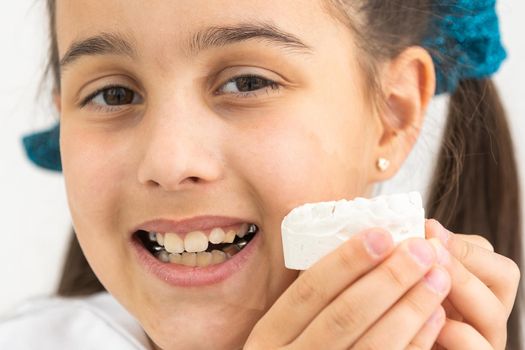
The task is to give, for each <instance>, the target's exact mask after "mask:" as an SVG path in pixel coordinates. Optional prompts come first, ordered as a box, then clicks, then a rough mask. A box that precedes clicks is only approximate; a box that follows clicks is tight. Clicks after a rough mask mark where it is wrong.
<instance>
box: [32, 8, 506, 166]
mask: <svg viewBox="0 0 525 350" xmlns="http://www.w3.org/2000/svg"><path fill="white" fill-rule="evenodd" d="M495 5H496V1H495V0H435V1H434V4H433V16H434V18H435V20H434V21H433V23H432V25H431V30H430V32H429V33H428V35H427V36H426V39H425V40H424V41H423V46H424V47H426V48H427V49H429V51H430V53H431V54H432V57H433V60H434V64H435V66H436V79H437V85H436V94H441V93H445V92H449V93H451V92H454V91H455V90H456V88H457V86H458V84H459V82H460V81H461V80H463V79H475V78H484V77H488V76H490V75H492V74H494V73H495V72H496V71H497V70H498V69H499V67H500V65H501V63H502V62H503V61H504V60H505V58H506V52H505V49H504V48H503V46H502V44H501V41H500V32H499V24H498V17H497V14H496V10H495ZM59 134H60V125H59V123H57V124H56V125H55V126H53V127H52V128H50V129H48V130H45V131H42V132H36V133H32V134H29V135H27V136H25V137H23V144H24V148H25V150H26V153H27V156H28V157H29V159H30V160H31V161H32V162H33V163H34V164H36V165H38V166H40V167H42V168H45V169H49V170H53V171H62V164H61V161H60V147H59Z"/></svg>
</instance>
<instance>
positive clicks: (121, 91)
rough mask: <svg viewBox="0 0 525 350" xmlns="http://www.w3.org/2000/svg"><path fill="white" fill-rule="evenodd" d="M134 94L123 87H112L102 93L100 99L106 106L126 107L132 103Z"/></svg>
mask: <svg viewBox="0 0 525 350" xmlns="http://www.w3.org/2000/svg"><path fill="white" fill-rule="evenodd" d="M134 96H135V93H134V92H133V91H131V90H129V89H126V88H124V87H112V88H109V89H106V90H104V91H103V93H102V98H103V99H104V102H105V103H106V104H107V105H108V106H120V105H127V104H131V103H132V102H133V98H134Z"/></svg>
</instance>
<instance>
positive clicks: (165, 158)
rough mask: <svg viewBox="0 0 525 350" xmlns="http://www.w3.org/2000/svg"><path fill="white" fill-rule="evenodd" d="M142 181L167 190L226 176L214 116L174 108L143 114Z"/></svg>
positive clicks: (181, 188)
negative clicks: (223, 173)
mask: <svg viewBox="0 0 525 350" xmlns="http://www.w3.org/2000/svg"><path fill="white" fill-rule="evenodd" d="M143 117H144V118H143V120H142V122H143V124H144V125H143V126H142V127H143V130H144V131H143V133H142V135H141V136H140V138H141V139H142V142H140V143H139V144H141V148H142V152H143V153H142V157H141V159H140V164H139V167H138V180H139V182H140V183H141V184H143V185H147V186H150V187H151V186H154V187H161V188H162V189H164V190H165V191H177V190H183V189H188V188H190V187H191V186H195V185H196V184H197V183H209V182H213V181H216V180H218V179H220V178H221V176H222V171H223V170H222V169H223V167H222V164H223V162H222V161H221V157H220V154H221V153H220V141H219V136H218V131H217V129H218V127H216V126H215V127H214V123H213V120H211V119H212V118H210V117H202V116H201V117H198V116H196V115H195V113H193V115H192V113H189V111H186V113H184V112H183V111H181V110H180V108H179V109H178V110H174V109H171V110H170V111H169V112H165V113H162V112H161V111H157V112H154V111H152V112H151V113H149V115H144V116H143Z"/></svg>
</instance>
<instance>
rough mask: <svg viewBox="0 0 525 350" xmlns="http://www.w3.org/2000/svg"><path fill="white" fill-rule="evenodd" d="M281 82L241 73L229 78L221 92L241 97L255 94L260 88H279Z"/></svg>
mask: <svg viewBox="0 0 525 350" xmlns="http://www.w3.org/2000/svg"><path fill="white" fill-rule="evenodd" d="M279 88H280V84H278V83H276V82H275V81H273V80H269V79H265V78H263V77H261V76H257V75H241V76H237V77H234V78H232V79H230V80H228V81H227V82H226V83H225V84H224V85H223V86H222V87H221V88H220V89H219V94H232V95H236V96H239V97H248V96H250V95H252V96H253V95H255V94H254V92H256V91H259V90H263V91H264V90H268V89H270V90H279Z"/></svg>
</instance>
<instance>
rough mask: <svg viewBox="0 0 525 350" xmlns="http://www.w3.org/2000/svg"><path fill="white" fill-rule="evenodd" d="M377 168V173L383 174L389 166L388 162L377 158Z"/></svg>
mask: <svg viewBox="0 0 525 350" xmlns="http://www.w3.org/2000/svg"><path fill="white" fill-rule="evenodd" d="M376 165H377V168H378V169H379V171H381V172H385V171H387V169H388V167H389V166H390V161H389V160H388V159H386V158H379V159H378V160H377V164H376Z"/></svg>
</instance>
